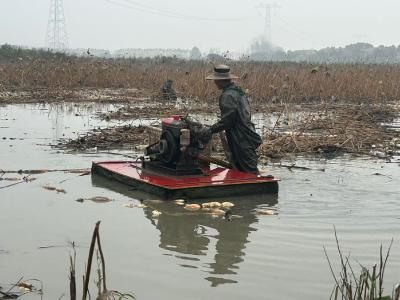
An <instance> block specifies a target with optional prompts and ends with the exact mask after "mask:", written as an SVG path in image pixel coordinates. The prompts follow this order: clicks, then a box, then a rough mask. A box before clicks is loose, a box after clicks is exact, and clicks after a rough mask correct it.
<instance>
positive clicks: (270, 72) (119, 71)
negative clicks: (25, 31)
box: [0, 57, 400, 104]
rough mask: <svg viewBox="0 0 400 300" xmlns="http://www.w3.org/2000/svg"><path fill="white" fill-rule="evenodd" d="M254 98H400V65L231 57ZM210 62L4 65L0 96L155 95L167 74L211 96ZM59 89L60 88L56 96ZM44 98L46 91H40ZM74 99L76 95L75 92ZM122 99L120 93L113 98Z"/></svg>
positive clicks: (181, 89)
mask: <svg viewBox="0 0 400 300" xmlns="http://www.w3.org/2000/svg"><path fill="white" fill-rule="evenodd" d="M226 63H228V64H230V65H231V66H232V68H233V72H234V73H235V74H237V75H239V76H240V84H241V85H242V86H243V88H244V89H247V91H248V94H249V95H250V96H251V97H252V98H253V100H254V101H255V102H261V103H266V102H270V103H276V104H282V103H283V104H289V103H316V102H324V103H336V102H343V101H345V102H352V103H364V102H379V103H385V102H390V101H397V100H398V99H399V98H400V97H399V96H400V88H399V86H398V84H397V83H398V82H399V80H400V66H398V65H366V64H329V65H321V66H316V65H312V64H305V63H269V62H248V61H228V62H226ZM211 70H212V62H207V61H185V60H179V59H175V58H166V57H161V58H155V59H98V58H74V57H60V58H49V59H27V58H24V59H22V60H18V61H16V62H12V63H1V64H0V74H1V76H0V92H2V94H1V96H0V99H1V100H2V101H7V99H8V98H9V97H10V96H9V95H8V94H7V93H8V92H10V91H11V92H12V91H21V90H23V91H32V90H33V91H42V92H43V93H44V94H45V95H47V96H46V97H48V98H47V99H48V100H51V99H53V98H55V99H57V98H63V97H64V98H65V97H72V96H71V95H68V93H66V92H65V91H66V90H71V91H72V90H79V89H87V88H97V89H104V88H109V89H139V91H141V92H140V94H142V95H147V96H148V97H150V98H154V97H155V98H157V94H158V93H159V91H160V88H161V86H162V85H163V83H164V82H165V81H166V80H167V79H171V80H173V82H174V86H173V88H174V90H175V91H176V92H177V95H178V97H181V98H187V99H199V100H201V101H203V102H204V101H211V100H212V99H214V98H215V97H216V95H217V91H216V90H215V89H212V88H210V86H209V85H208V84H206V82H205V79H204V78H205V76H206V74H208V73H210V72H211ZM58 93H60V95H59V97H58V95H57V94H58ZM41 97H42V98H43V97H44V96H41ZM72 98H73V97H72ZM115 100H116V101H118V97H116V98H115Z"/></svg>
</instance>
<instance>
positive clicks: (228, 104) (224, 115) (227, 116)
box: [210, 94, 237, 133]
mask: <svg viewBox="0 0 400 300" xmlns="http://www.w3.org/2000/svg"><path fill="white" fill-rule="evenodd" d="M219 108H220V110H221V119H220V120H219V121H218V122H217V123H215V124H214V125H212V126H211V128H210V130H211V133H217V132H220V131H222V130H226V129H229V128H231V127H233V125H234V124H235V122H236V119H237V100H236V99H235V98H234V97H233V96H232V95H226V94H225V95H224V94H223V95H222V96H221V100H220V103H219Z"/></svg>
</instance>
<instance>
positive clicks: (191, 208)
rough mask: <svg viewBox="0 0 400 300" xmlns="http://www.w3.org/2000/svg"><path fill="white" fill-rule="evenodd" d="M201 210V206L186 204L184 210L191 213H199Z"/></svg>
mask: <svg viewBox="0 0 400 300" xmlns="http://www.w3.org/2000/svg"><path fill="white" fill-rule="evenodd" d="M200 208H201V205H200V204H195V203H194V204H186V205H185V207H184V209H186V210H190V211H197V210H199V209H200Z"/></svg>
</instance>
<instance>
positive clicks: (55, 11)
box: [46, 0, 68, 50]
mask: <svg viewBox="0 0 400 300" xmlns="http://www.w3.org/2000/svg"><path fill="white" fill-rule="evenodd" d="M46 46H47V47H49V48H50V49H53V50H65V49H67V48H68V36H67V29H66V25H65V16H64V3H63V0H51V1H50V9H49V20H48V23H47V33H46Z"/></svg>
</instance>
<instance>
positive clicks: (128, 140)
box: [57, 125, 148, 151]
mask: <svg viewBox="0 0 400 300" xmlns="http://www.w3.org/2000/svg"><path fill="white" fill-rule="evenodd" d="M147 140H148V136H147V134H146V132H145V128H144V127H143V126H130V125H125V126H116V127H109V128H105V129H94V130H93V131H91V132H88V133H86V134H84V135H81V136H80V137H78V138H77V139H69V140H63V141H60V143H59V144H58V145H57V147H59V148H63V149H66V150H80V151H84V150H109V149H121V148H135V147H136V146H138V145H143V144H145V143H146V141H147Z"/></svg>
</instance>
